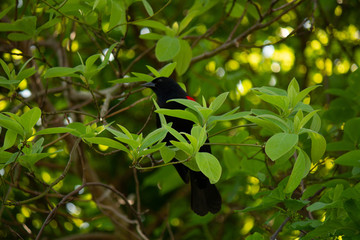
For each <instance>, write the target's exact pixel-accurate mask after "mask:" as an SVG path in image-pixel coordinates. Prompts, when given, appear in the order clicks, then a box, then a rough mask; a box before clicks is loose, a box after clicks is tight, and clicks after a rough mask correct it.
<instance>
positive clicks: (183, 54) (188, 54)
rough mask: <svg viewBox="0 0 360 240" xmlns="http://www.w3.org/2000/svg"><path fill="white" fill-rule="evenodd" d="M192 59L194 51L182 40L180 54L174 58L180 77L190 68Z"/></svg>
mask: <svg viewBox="0 0 360 240" xmlns="http://www.w3.org/2000/svg"><path fill="white" fill-rule="evenodd" d="M191 59H192V49H191V47H190V45H189V43H188V42H187V41H185V40H180V50H179V54H178V55H176V56H175V57H174V62H176V63H177V64H176V72H177V74H178V75H179V76H181V75H183V74H184V73H185V72H186V70H187V69H188V68H189V66H190V63H191Z"/></svg>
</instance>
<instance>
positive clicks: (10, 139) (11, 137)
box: [0, 129, 17, 150]
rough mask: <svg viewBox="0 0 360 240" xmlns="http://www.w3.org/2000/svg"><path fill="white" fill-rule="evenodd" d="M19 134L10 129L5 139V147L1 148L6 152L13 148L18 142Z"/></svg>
mask: <svg viewBox="0 0 360 240" xmlns="http://www.w3.org/2000/svg"><path fill="white" fill-rule="evenodd" d="M16 137H17V133H16V132H15V131H13V130H11V129H8V130H7V131H6V134H5V138H4V145H3V146H2V147H1V148H0V149H1V150H6V149H9V148H11V147H12V146H13V145H14V144H15V141H16Z"/></svg>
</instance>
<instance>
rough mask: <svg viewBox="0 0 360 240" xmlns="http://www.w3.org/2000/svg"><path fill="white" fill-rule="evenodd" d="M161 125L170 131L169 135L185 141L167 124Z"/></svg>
mask: <svg viewBox="0 0 360 240" xmlns="http://www.w3.org/2000/svg"><path fill="white" fill-rule="evenodd" d="M163 127H164V128H165V129H166V130H168V132H169V133H171V135H173V136H174V137H175V138H176V139H177V140H179V141H180V142H184V143H187V141H186V139H185V138H184V137H183V136H182V135H181V134H180V133H179V132H178V131H176V130H175V129H173V128H172V127H170V126H168V125H163Z"/></svg>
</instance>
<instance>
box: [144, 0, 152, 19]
mask: <svg viewBox="0 0 360 240" xmlns="http://www.w3.org/2000/svg"><path fill="white" fill-rule="evenodd" d="M142 3H143V5H144V7H145V10H146V12H147V13H148V14H149V16H152V15H154V11H153V9H152V7H151V5H150V4H149V3H148V2H147V1H146V0H142Z"/></svg>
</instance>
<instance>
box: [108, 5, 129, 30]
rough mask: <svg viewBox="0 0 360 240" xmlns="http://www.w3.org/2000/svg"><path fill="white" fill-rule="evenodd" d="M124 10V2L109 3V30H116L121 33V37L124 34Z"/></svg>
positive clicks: (125, 15) (125, 16)
mask: <svg viewBox="0 0 360 240" xmlns="http://www.w3.org/2000/svg"><path fill="white" fill-rule="evenodd" d="M126 18H127V14H126V8H125V2H124V1H111V14H110V21H109V28H108V29H109V30H112V29H114V28H115V27H116V26H117V27H116V28H117V29H119V30H120V31H121V33H122V34H123V35H125V33H126V28H127V25H126Z"/></svg>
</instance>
